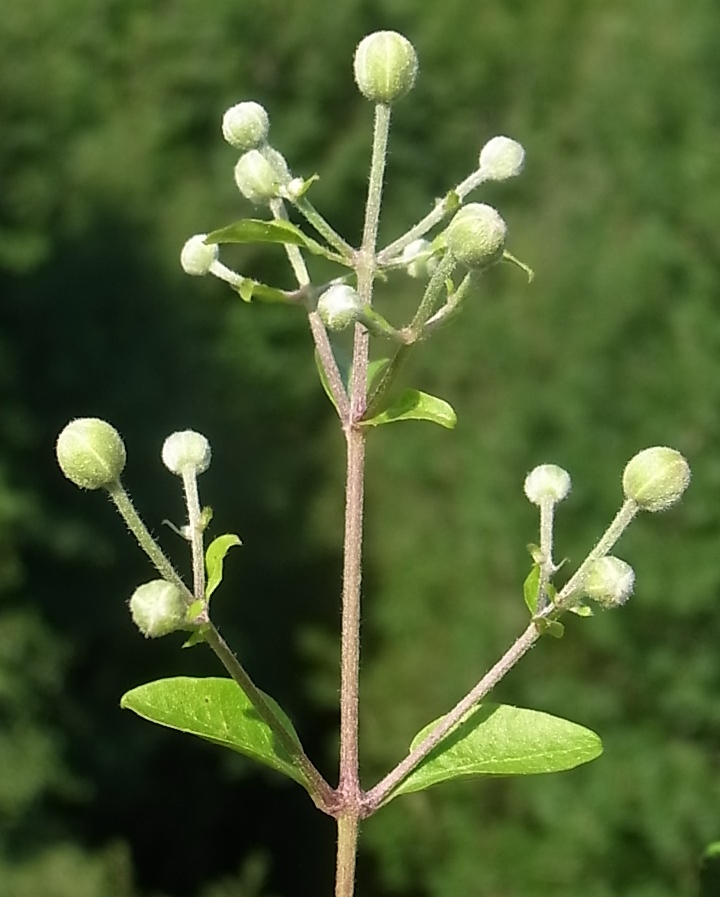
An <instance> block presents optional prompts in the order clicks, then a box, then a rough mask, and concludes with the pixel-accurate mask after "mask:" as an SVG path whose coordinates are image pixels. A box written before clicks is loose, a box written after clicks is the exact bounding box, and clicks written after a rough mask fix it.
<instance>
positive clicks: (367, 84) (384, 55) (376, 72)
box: [353, 31, 418, 105]
mask: <svg viewBox="0 0 720 897" xmlns="http://www.w3.org/2000/svg"><path fill="white" fill-rule="evenodd" d="M353 67H354V71H355V83H356V84H357V86H358V89H359V91H360V93H361V94H362V95H363V96H364V97H365V98H366V99H368V100H372V102H373V103H384V104H386V105H387V104H389V103H392V102H393V101H394V100H398V99H400V97H402V96H404V95H405V94H406V93H408V92H409V91H410V90H411V89H412V86H413V84H414V83H415V77H416V76H417V70H418V60H417V53H416V52H415V47H413V45H412V44H411V43H410V41H409V40H408V39H407V38H406V37H403V36H402V34H398V33H397V31H376V32H375V33H374V34H368V36H367V37H364V38H363V39H362V40H361V41H360V43H359V44H358V47H357V49H356V50H355V61H354V66H353Z"/></svg>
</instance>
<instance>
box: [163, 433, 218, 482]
mask: <svg viewBox="0 0 720 897" xmlns="http://www.w3.org/2000/svg"><path fill="white" fill-rule="evenodd" d="M211 458H212V450H211V449H210V443H209V442H208V441H207V439H206V438H205V437H204V436H203V435H202V433H196V432H195V431H194V430H181V431H179V432H178V433H173V434H172V435H171V436H168V438H167V439H166V440H165V442H164V443H163V447H162V460H163V464H164V465H165V467H167V469H168V470H169V471H171V472H172V473H176V474H177V475H178V476H182V475H183V473H185V471H187V470H189V471H192V472H193V473H195V474H196V475H197V474H200V473H204V472H205V471H206V470H207V469H208V467H210V459H211Z"/></svg>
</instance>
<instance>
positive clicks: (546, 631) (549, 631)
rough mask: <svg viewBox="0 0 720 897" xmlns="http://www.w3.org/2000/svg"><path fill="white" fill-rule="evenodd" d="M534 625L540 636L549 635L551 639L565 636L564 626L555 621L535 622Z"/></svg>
mask: <svg viewBox="0 0 720 897" xmlns="http://www.w3.org/2000/svg"><path fill="white" fill-rule="evenodd" d="M535 625H536V626H537V630H538V632H539V633H540V634H541V635H551V636H552V637H553V638H562V637H563V636H564V635H565V626H564V625H563V624H562V623H559V622H558V621H557V620H544V619H543V620H535Z"/></svg>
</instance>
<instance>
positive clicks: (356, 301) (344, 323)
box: [317, 283, 363, 330]
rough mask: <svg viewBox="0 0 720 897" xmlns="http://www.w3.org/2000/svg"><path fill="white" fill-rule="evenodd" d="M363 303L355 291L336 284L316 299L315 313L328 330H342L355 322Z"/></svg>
mask: <svg viewBox="0 0 720 897" xmlns="http://www.w3.org/2000/svg"><path fill="white" fill-rule="evenodd" d="M362 309H363V303H362V300H361V299H360V296H359V294H358V292H357V291H356V290H354V289H353V288H352V287H349V286H347V284H342V283H337V284H334V285H333V286H331V287H329V289H327V290H325V292H324V293H323V294H322V295H321V296H320V298H319V299H318V304H317V312H318V314H319V315H320V320H321V321H322V322H323V324H324V325H325V326H326V327H327V328H328V330H343V329H344V328H345V327H348V326H349V325H350V324H352V323H354V322H355V321H357V319H358V316H359V315H360V313H361V312H362Z"/></svg>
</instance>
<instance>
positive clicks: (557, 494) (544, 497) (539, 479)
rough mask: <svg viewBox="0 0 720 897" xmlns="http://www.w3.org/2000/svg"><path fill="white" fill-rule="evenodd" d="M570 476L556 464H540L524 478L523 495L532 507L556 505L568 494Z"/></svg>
mask: <svg viewBox="0 0 720 897" xmlns="http://www.w3.org/2000/svg"><path fill="white" fill-rule="evenodd" d="M570 485H571V483H570V474H569V473H568V472H567V470H563V469H562V467H558V466H557V464H540V465H539V466H538V467H536V468H535V469H534V470H531V471H530V473H529V474H528V475H527V476H526V477H525V486H524V488H525V495H527V497H528V499H529V500H530V501H531V502H532V503H533V504H534V505H541V504H542V503H543V502H545V501H550V502H552V503H553V504H556V503H557V502H559V501H562V500H563V499H564V498H566V497H567V495H568V493H569V492H570Z"/></svg>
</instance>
